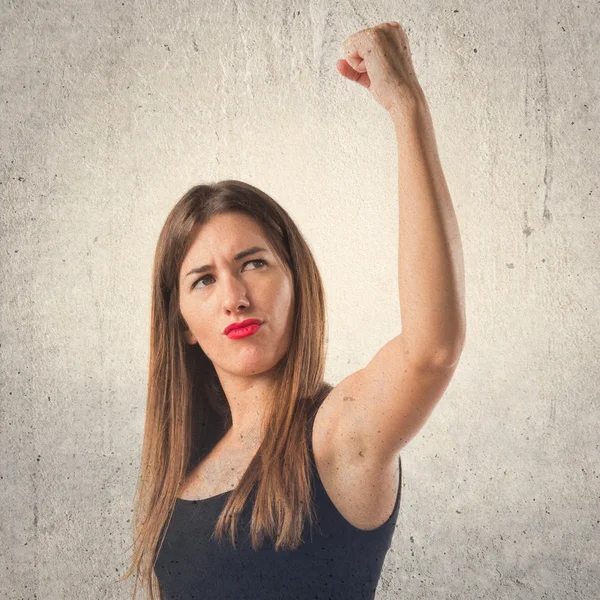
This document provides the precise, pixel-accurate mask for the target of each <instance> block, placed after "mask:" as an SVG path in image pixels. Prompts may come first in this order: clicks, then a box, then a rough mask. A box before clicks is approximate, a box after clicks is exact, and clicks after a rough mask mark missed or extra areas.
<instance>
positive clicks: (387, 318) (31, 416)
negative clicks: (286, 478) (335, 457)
mask: <svg viewBox="0 0 600 600" xmlns="http://www.w3.org/2000/svg"><path fill="white" fill-rule="evenodd" d="M1 6H2V15H1V21H0V24H1V31H0V69H1V72H0V75H1V77H0V89H1V90H2V95H1V106H2V113H1V115H0V120H1V122H0V126H1V131H2V134H1V141H0V152H1V163H0V194H1V199H2V213H1V222H0V235H1V241H0V250H1V252H2V261H1V297H0V302H1V309H0V317H1V326H0V359H1V361H2V362H1V365H2V366H1V382H0V385H1V388H0V391H1V400H2V404H1V407H0V424H1V436H2V437H1V449H2V452H1V454H0V461H1V462H0V482H1V486H0V502H1V506H2V512H1V516H2V518H1V519H0V528H1V536H2V539H1V540H0V542H1V545H2V551H1V554H2V559H1V561H0V562H1V563H2V567H1V568H0V590H2V591H1V595H2V597H3V598H7V599H10V600H17V599H27V600H29V599H36V600H47V599H48V600H50V599H55V598H56V599H61V598H69V599H78V600H81V599H88V598H89V599H94V600H96V599H109V598H110V599H113V598H114V599H127V598H129V597H130V590H131V587H130V585H129V582H126V583H119V582H118V577H119V575H121V574H122V573H123V572H124V570H125V566H126V564H127V561H128V558H129V550H128V548H129V544H130V542H131V537H130V527H131V522H130V519H131V511H132V500H133V493H134V486H135V480H136V477H137V470H138V465H139V462H138V461H139V453H140V450H141V434H142V427H143V420H144V411H145V392H146V374H147V361H148V343H149V333H148V325H149V297H150V274H151V263H152V258H153V253H154V247H155V244H156V240H157V236H158V233H159V230H160V228H161V226H162V224H163V222H164V219H165V217H166V215H167V213H168V212H169V210H170V208H171V207H172V206H173V205H174V203H175V202H176V201H177V200H178V199H179V197H180V196H181V195H182V194H183V193H184V192H185V191H186V190H187V189H188V188H189V187H191V186H192V185H195V184H197V183H201V182H207V181H216V180H219V179H228V178H234V179H242V180H246V181H248V182H250V183H252V184H254V185H257V186H258V187H261V188H263V189H264V190H265V191H267V192H268V193H269V194H271V195H273V196H274V197H275V198H276V199H277V200H278V201H279V202H280V203H281V204H282V205H283V206H284V207H285V208H286V209H287V210H288V211H289V212H290V214H291V215H292V217H293V218H294V219H295V220H296V221H297V222H298V224H299V226H300V228H301V230H302V231H303V233H304V234H305V235H306V237H307V239H308V241H309V243H310V245H311V248H312V249H313V251H314V253H315V256H316V258H317V261H318V264H319V267H320V269H321V272H322V275H323V278H324V282H325V286H326V291H327V301H328V315H329V352H328V364H327V373H326V376H327V379H328V380H329V381H330V382H332V383H337V382H338V381H340V380H341V379H342V378H343V377H344V376H345V375H347V374H349V373H350V372H351V371H354V370H356V369H358V368H361V367H363V366H365V364H366V363H367V362H368V361H369V360H370V358H371V357H372V356H373V355H374V354H375V352H376V351H377V350H378V349H379V348H380V347H381V346H382V345H383V344H384V343H385V342H386V341H388V340H389V339H391V338H392V337H393V336H394V335H397V334H398V333H399V332H400V307H399V303H398V290H397V280H396V275H397V271H396V264H397V256H396V252H397V233H398V229H397V196H396V194H397V180H396V177H397V175H396V169H397V167H396V146H395V136H394V132H393V129H392V125H391V121H390V120H389V117H388V115H387V113H386V112H385V111H384V110H383V108H381V107H380V106H379V105H378V104H377V103H376V101H375V100H374V99H373V98H372V97H371V95H370V94H369V92H368V91H367V90H365V89H363V88H361V87H360V86H358V85H356V84H353V83H352V82H349V81H347V80H345V79H344V78H343V77H342V76H341V75H339V73H338V72H337V71H336V69H335V61H336V60H337V59H338V58H342V56H343V54H342V51H341V44H342V42H343V40H344V39H345V38H346V37H347V36H348V35H350V34H351V33H353V32H355V31H357V30H359V29H363V28H366V27H372V26H375V25H377V24H379V23H381V22H384V21H391V20H397V21H399V22H400V23H401V24H402V25H403V27H404V28H405V30H406V31H407V34H408V36H409V39H410V43H411V48H412V52H413V60H414V63H415V66H416V69H417V75H418V77H419V80H420V81H421V84H422V86H423V89H424V91H425V94H426V97H427V99H428V101H429V105H430V108H431V112H432V115H433V118H434V123H435V127H436V135H437V140H438V147H439V150H440V156H441V159H442V164H443V166H444V170H445V173H446V178H447V181H448V185H449V188H450V191H451V194H452V197H453V200H454V204H455V208H456V213H457V217H458V220H459V225H460V230H461V234H462V238H463V248H464V253H465V268H466V280H467V321H468V325H467V343H466V347H465V349H464V351H463V355H462V358H461V362H460V365H459V367H458V369H457V371H456V374H455V376H454V379H453V381H452V383H451V384H450V386H449V388H448V389H447V391H446V394H445V396H444V398H443V399H442V400H441V402H440V404H439V405H438V407H437V408H436V410H435V411H434V413H433V415H432V416H431V418H430V420H429V421H428V422H427V424H426V425H425V427H424V428H423V429H422V431H421V432H420V434H419V435H418V436H417V437H416V438H415V439H414V440H413V441H412V442H411V443H410V444H409V445H408V446H407V447H406V449H405V450H404V451H403V466H404V480H403V490H402V494H403V497H402V504H401V510H400V515H399V518H398V527H397V529H396V534H395V537H394V541H393V546H392V548H391V550H390V552H389V553H388V556H387V558H386V562H385V565H384V569H383V574H382V578H381V581H380V584H379V588H378V592H377V598H378V599H379V600H383V599H390V600H391V599H396V598H411V599H440V600H442V599H443V600H448V599H459V598H460V599H461V600H471V599H473V600H475V599H480V598H486V600H492V599H528V600H529V599H532V600H533V599H536V600H538V599H550V598H557V599H558V598H560V599H569V600H571V599H592V598H597V597H598V596H599V594H600V575H599V571H598V561H599V558H600V550H599V542H598V540H599V538H600V535H599V529H600V526H599V522H600V521H599V519H600V510H599V504H600V501H599V496H600V492H599V489H600V485H599V473H600V467H599V464H600V461H599V452H598V448H599V443H600V436H599V433H598V431H599V408H598V400H599V392H598V389H599V383H600V376H599V372H598V358H599V355H600V352H599V347H600V320H599V319H598V296H599V291H600V289H599V288H600V282H599V267H598V264H599V258H600V257H599V248H598V241H599V239H600V235H599V217H600V208H599V201H598V198H599V190H598V164H599V149H598V148H599V144H598V130H599V111H598V96H599V84H598V79H599V77H598V75H599V73H600V68H599V55H600V40H599V33H598V31H599V27H598V24H599V4H598V3H597V2H595V1H594V2H592V1H591V0H590V1H587V2H586V1H581V2H567V1H565V0H561V1H558V2H556V1H555V2H550V1H546V2H535V3H533V2H527V3H525V2H511V1H508V0H504V1H501V2H494V3H492V2H475V1H460V0H459V1H457V2H454V3H450V2H445V3H441V2H434V1H432V0H425V1H417V0H410V1H408V2H403V3H400V2H391V1H388V2H376V3H374V2H367V1H366V0H364V1H359V0H355V1H353V2H350V1H349V2H322V1H319V2H306V1H299V2H294V3H291V2H287V3H277V2H272V3H264V2H254V3H250V2H235V1H225V2H222V3H218V6H213V5H211V4H209V2H208V1H206V0H204V1H203V2H196V3H192V2H184V1H182V2H171V3H161V4H158V3H156V2H150V1H147V2H139V1H136V2H108V1H107V2H90V1H89V0H86V1H81V0H79V1H77V2H75V1H71V2H58V3H57V2H49V1H47V0H44V1H39V2H16V1H15V2H10V1H7V0H4V1H3V2H2V5H1ZM129 581H131V580H129Z"/></svg>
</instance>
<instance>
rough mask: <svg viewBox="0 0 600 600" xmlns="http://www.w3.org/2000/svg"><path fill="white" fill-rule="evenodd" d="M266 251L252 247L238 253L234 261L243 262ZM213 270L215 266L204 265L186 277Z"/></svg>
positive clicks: (195, 268)
mask: <svg viewBox="0 0 600 600" xmlns="http://www.w3.org/2000/svg"><path fill="white" fill-rule="evenodd" d="M266 251H267V250H266V248H261V247H260V246H252V248H248V249H247V250H242V251H241V252H238V253H237V254H236V255H235V256H234V257H233V260H234V261H238V260H242V258H245V257H246V256H250V255H251V254H256V253H257V252H266ZM211 269H214V265H202V266H201V267H194V268H193V269H192V270H191V271H189V272H188V273H186V274H185V276H186V277H187V276H188V275H193V274H195V273H204V271H210V270H211Z"/></svg>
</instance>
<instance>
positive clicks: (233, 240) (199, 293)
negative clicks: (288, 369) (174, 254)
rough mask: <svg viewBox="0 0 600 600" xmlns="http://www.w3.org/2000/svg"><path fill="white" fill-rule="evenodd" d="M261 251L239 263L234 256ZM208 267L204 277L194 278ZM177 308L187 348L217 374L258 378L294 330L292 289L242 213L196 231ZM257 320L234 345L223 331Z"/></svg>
mask: <svg viewBox="0 0 600 600" xmlns="http://www.w3.org/2000/svg"><path fill="white" fill-rule="evenodd" d="M253 247H259V248H264V249H265V250H264V251H257V252H254V253H252V254H249V255H247V256H244V257H243V258H240V259H239V260H234V257H235V255H236V254H238V253H240V252H243V251H244V250H248V249H250V248H253ZM204 265H210V267H209V268H206V270H203V271H202V272H200V273H199V272H192V273H190V271H193V270H194V269H198V268H200V267H202V266H204ZM179 290H180V294H179V308H180V311H181V314H182V316H183V318H184V319H185V322H186V323H187V326H188V330H187V331H186V333H185V339H186V342H187V343H188V344H199V345H200V347H201V348H202V350H203V351H204V353H205V354H206V356H208V358H209V359H210V360H211V362H212V363H213V365H214V367H215V370H216V371H217V373H220V371H226V372H228V373H231V374H235V375H257V374H260V373H264V372H265V371H268V370H270V369H272V368H273V367H275V366H276V365H277V363H278V362H279V361H280V360H281V358H283V356H285V354H286V352H287V350H288V348H289V345H290V341H291V336H292V325H293V314H294V308H293V300H294V299H293V283H292V280H291V277H290V276H289V275H288V273H287V272H286V271H285V269H284V266H283V264H281V263H280V261H279V259H278V258H277V256H276V254H275V253H274V252H273V251H272V250H271V249H270V247H269V245H268V244H267V240H266V238H265V236H264V235H263V232H262V228H261V227H260V225H259V224H258V223H257V222H256V221H254V220H253V219H252V218H251V217H249V216H247V215H245V214H240V213H229V214H221V215H217V216H215V217H213V219H211V220H210V221H209V222H208V223H205V224H204V225H202V226H201V227H199V228H198V231H197V232H196V237H195V239H194V241H193V243H192V246H191V248H190V250H189V252H188V253H187V255H186V256H185V258H184V261H183V264H182V267H181V271H180V273H179ZM249 318H258V319H260V320H261V321H263V324H262V326H261V327H260V328H259V330H258V331H257V332H256V333H254V335H250V336H247V337H243V338H238V339H233V338H229V337H227V336H226V335H225V333H224V332H223V330H224V329H225V327H227V325H229V324H230V323H233V322H234V321H242V320H244V319H249Z"/></svg>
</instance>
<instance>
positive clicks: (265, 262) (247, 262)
mask: <svg viewBox="0 0 600 600" xmlns="http://www.w3.org/2000/svg"><path fill="white" fill-rule="evenodd" d="M250 263H261V264H260V265H259V267H262V266H263V265H266V264H267V261H266V260H263V259H262V258H255V259H254V260H248V261H246V262H245V263H244V267H245V266H246V265H248V264H250ZM259 267H257V268H259ZM207 277H212V275H204V277H200V279H196V281H194V283H193V284H192V289H194V288H197V287H201V288H203V287H207V286H206V285H198V284H199V283H200V282H202V281H204V280H205V279H206V278H207Z"/></svg>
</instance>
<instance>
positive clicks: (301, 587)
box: [154, 411, 402, 600]
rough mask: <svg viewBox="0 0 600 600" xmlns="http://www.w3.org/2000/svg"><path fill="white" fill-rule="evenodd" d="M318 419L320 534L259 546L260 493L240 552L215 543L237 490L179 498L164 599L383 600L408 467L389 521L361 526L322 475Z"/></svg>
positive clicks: (241, 534)
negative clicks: (255, 530) (254, 525)
mask: <svg viewBox="0 0 600 600" xmlns="http://www.w3.org/2000/svg"><path fill="white" fill-rule="evenodd" d="M315 414H316V411H315V412H314V414H313V415H312V416H311V418H310V419H309V429H308V431H309V436H308V442H309V443H308V447H309V455H310V462H311V485H312V486H313V487H312V490H313V492H312V497H313V498H314V502H315V514H316V521H317V523H316V525H313V529H312V531H310V530H309V524H308V521H307V522H306V523H305V526H304V530H303V534H302V540H303V542H302V543H301V544H300V546H298V548H297V549H296V550H279V551H277V552H276V551H275V550H274V549H273V547H272V545H271V542H270V538H269V537H266V538H265V541H264V542H263V545H262V547H261V548H259V549H258V550H257V551H254V550H253V549H252V545H251V542H250V535H249V532H250V526H249V525H250V517H251V512H252V511H251V508H252V505H253V498H254V496H253V495H252V494H251V495H250V496H249V498H248V501H247V502H246V505H245V506H244V509H243V511H242V513H241V514H240V519H239V522H238V529H237V531H236V544H237V549H234V548H233V546H232V544H231V540H230V538H229V537H226V538H225V543H224V544H223V545H220V544H219V543H218V542H216V541H214V540H211V539H210V537H211V535H212V532H213V530H214V527H215V523H216V521H217V518H218V516H219V514H220V512H221V510H222V509H223V507H224V505H225V501H226V500H227V496H228V494H230V493H231V491H227V492H223V493H221V494H218V495H216V496H211V497H209V498H204V499H202V500H183V499H181V498H177V500H176V503H175V508H174V511H173V515H172V518H171V521H170V523H169V526H168V528H167V532H166V536H165V540H164V542H163V545H162V547H161V549H160V552H159V554H158V557H157V560H156V564H155V567H154V572H155V574H156V577H157V579H158V582H159V585H160V589H161V594H162V598H163V600H245V599H248V600H274V599H280V598H285V599H286V600H329V599H333V600H373V599H374V598H375V591H376V589H377V584H378V582H379V577H380V575H381V569H382V566H383V561H384V558H385V556H386V554H387V552H388V550H389V548H390V546H391V542H392V536H393V533H394V529H395V527H396V520H397V517H398V512H399V508H400V496H401V488H402V462H401V459H400V458H399V459H398V466H399V473H400V477H399V483H398V491H397V494H396V502H395V504H394V508H393V510H392V514H391V515H390V516H389V518H388V519H387V521H386V522H385V523H383V524H382V525H380V526H379V527H376V528H375V529H370V530H365V529H359V528H357V527H355V526H354V525H352V524H350V523H349V522H348V521H347V520H346V519H345V518H344V517H343V516H342V514H341V513H340V512H339V511H338V510H337V508H336V507H335V505H334V504H333V502H332V501H331V499H330V498H329V496H328V494H327V492H326V490H325V488H324V486H323V483H322V482H321V478H320V477H319V473H318V471H317V467H316V463H315V459H314V454H313V449H312V423H313V421H314V415H315ZM163 531H164V526H163ZM161 534H162V532H161ZM227 535H229V534H227ZM159 539H161V538H159Z"/></svg>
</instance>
